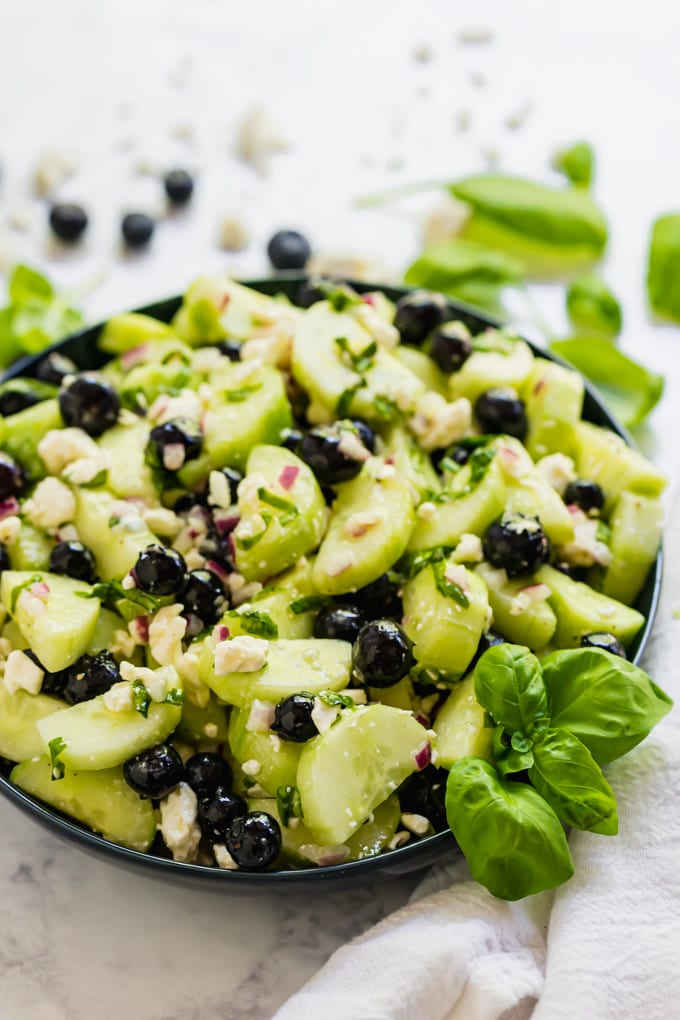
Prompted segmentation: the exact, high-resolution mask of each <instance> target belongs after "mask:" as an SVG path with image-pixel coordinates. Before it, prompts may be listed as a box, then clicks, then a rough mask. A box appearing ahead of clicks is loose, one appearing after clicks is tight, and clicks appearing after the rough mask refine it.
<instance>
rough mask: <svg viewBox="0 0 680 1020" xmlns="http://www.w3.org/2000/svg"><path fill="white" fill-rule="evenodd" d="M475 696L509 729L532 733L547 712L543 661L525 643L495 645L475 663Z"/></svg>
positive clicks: (512, 731)
mask: <svg viewBox="0 0 680 1020" xmlns="http://www.w3.org/2000/svg"><path fill="white" fill-rule="evenodd" d="M475 696H476V698H477V701H478V702H479V704H480V705H481V706H482V708H485V709H486V710H487V712H490V713H491V715H492V716H493V718H494V719H495V720H496V722H497V723H501V724H502V725H503V726H504V727H505V729H506V730H507V731H508V732H509V733H514V732H516V731H517V730H519V731H521V732H522V733H528V734H530V733H531V728H532V725H533V724H534V723H535V722H536V721H537V720H539V719H543V718H545V716H546V715H547V714H548V699H547V696H546V692H545V686H544V684H543V678H542V676H541V664H540V662H539V661H538V659H537V658H536V656H535V655H532V653H531V652H530V651H529V649H528V648H524V647H523V646H522V645H511V644H502V645H494V646H493V647H492V648H489V649H487V651H486V652H484V654H483V655H482V657H481V658H480V660H479V662H478V663H477V665H476V667H475Z"/></svg>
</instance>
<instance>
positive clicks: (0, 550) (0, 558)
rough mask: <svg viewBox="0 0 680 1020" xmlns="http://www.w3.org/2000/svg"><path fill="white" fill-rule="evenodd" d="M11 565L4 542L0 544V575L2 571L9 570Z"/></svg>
mask: <svg viewBox="0 0 680 1020" xmlns="http://www.w3.org/2000/svg"><path fill="white" fill-rule="evenodd" d="M11 566H12V564H11V563H10V561H9V553H8V552H7V546H6V545H5V543H4V542H0V574H1V573H2V571H3V570H9V569H10V568H11Z"/></svg>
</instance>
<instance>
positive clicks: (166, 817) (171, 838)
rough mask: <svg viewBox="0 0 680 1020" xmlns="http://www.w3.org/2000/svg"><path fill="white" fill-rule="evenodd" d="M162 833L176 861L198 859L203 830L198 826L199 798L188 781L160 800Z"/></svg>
mask: <svg viewBox="0 0 680 1020" xmlns="http://www.w3.org/2000/svg"><path fill="white" fill-rule="evenodd" d="M160 811H161V826H160V828H161V835H162V836H163V839H164V840H165V845H166V846H167V848H168V850H170V852H171V853H172V856H173V859H174V860H176V861H184V862H190V861H194V860H195V859H196V856H197V854H198V844H199V843H200V841H201V830H200V828H199V827H198V823H197V817H198V800H197V798H196V794H195V793H194V791H193V790H192V789H191V787H190V786H189V785H188V784H187V783H180V784H179V786H178V787H177V788H176V789H175V790H172V791H171V793H169V794H168V795H167V797H163V798H162V799H161V802H160Z"/></svg>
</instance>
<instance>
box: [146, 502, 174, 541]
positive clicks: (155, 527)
mask: <svg viewBox="0 0 680 1020" xmlns="http://www.w3.org/2000/svg"><path fill="white" fill-rule="evenodd" d="M142 520H143V521H144V523H145V524H146V526H147V528H149V530H150V531H153V533H154V535H158V536H159V537H160V538H174V537H175V535H178V534H179V532H180V531H181V530H182V520H181V518H180V517H178V516H177V514H176V513H173V511H172V510H168V509H167V508H166V507H164V506H150V507H148V508H147V509H146V510H142Z"/></svg>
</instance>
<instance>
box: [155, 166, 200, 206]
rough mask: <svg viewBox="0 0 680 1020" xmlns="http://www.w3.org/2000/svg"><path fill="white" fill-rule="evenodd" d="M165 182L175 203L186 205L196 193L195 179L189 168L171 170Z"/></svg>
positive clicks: (166, 192)
mask: <svg viewBox="0 0 680 1020" xmlns="http://www.w3.org/2000/svg"><path fill="white" fill-rule="evenodd" d="M163 184H164V186H165V194H166V195H167V196H168V198H169V200H170V201H171V202H172V204H173V205H186V204H187V202H188V201H189V199H190V198H191V196H192V195H193V193H194V179H193V177H192V176H191V174H190V173H189V172H188V171H187V170H180V169H175V170H169V171H168V173H167V174H166V175H165V177H164V179H163Z"/></svg>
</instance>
